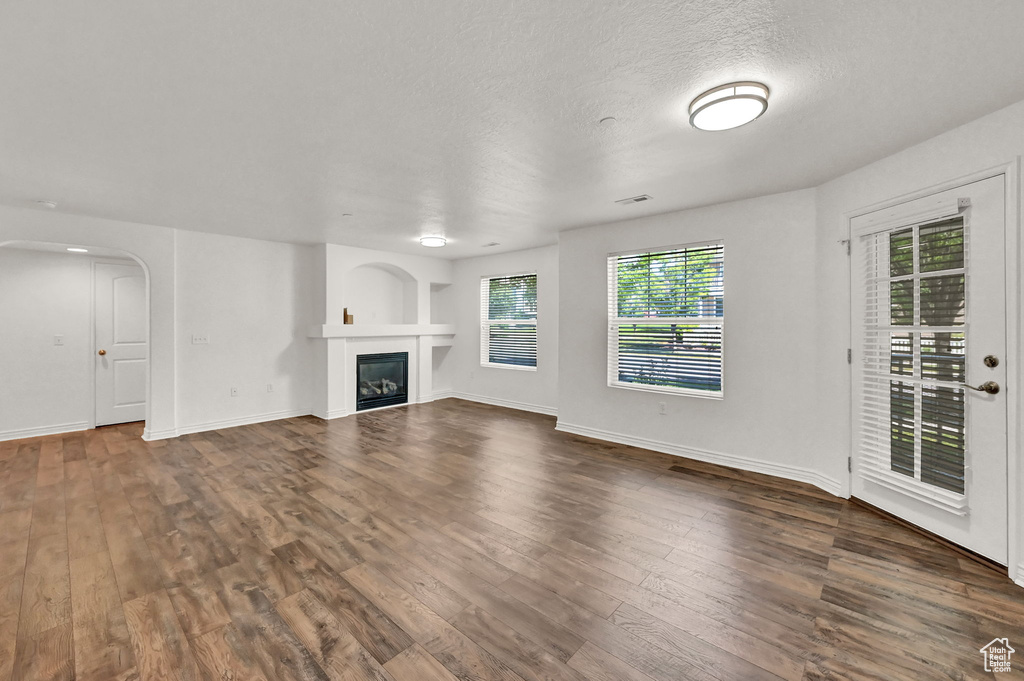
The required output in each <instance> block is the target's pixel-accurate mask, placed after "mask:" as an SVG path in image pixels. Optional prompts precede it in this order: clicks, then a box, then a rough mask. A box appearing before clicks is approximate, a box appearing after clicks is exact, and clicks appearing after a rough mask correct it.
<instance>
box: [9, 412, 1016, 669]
mask: <svg viewBox="0 0 1024 681" xmlns="http://www.w3.org/2000/svg"><path fill="white" fill-rule="evenodd" d="M140 434H141V427H140V426H139V425H134V424H133V425H128V426H120V427H108V428H102V429H99V430H95V431H90V432H86V433H76V434H72V435H66V436H52V437H44V438H34V439H30V440H21V441H17V442H6V443H0V681H8V680H9V679H15V680H17V681H32V680H35V679H79V680H80V681H83V680H87V679H88V680H93V679H95V680H107V679H119V680H127V679H141V680H143V681H150V680H155V681H166V680H173V679H181V680H188V681H192V680H196V679H205V680H207V681H231V680H235V681H249V680H255V681H260V680H264V681H278V680H279V679H280V680H287V679H394V680H395V681H452V680H453V679H462V680H468V679H495V680H499V679H500V680H502V681H540V680H549V681H551V680H555V681H558V680H567V681H581V680H583V679H591V680H594V681H634V680H635V681H650V680H651V679H654V680H659V681H679V680H681V679H699V680H715V679H718V680H722V681H725V680H731V679H742V680H745V681H748V680H749V681H756V680H764V681H767V680H776V679H787V680H790V681H796V680H798V679H808V680H811V679H815V680H817V679H848V680H850V681H861V680H864V679H885V680H895V679H914V680H915V681H916V680H922V679H968V678H969V679H975V678H991V677H992V675H990V674H989V675H986V674H985V673H984V672H983V669H982V657H981V654H980V653H979V648H981V646H982V645H984V644H985V643H987V642H989V641H990V640H991V639H993V638H996V637H997V636H998V637H1000V638H1002V637H1009V639H1010V642H1011V644H1013V645H1016V647H1017V649H1018V650H1020V651H1021V652H1020V653H1018V656H1019V658H1018V659H1024V589H1020V588H1019V587H1016V586H1014V585H1013V584H1011V583H1010V582H1009V581H1008V580H1007V579H1006V577H1005V576H999V575H997V574H996V573H994V572H993V571H991V570H989V569H987V568H985V567H983V566H980V565H978V564H976V563H974V562H972V561H971V560H969V559H966V558H964V557H962V556H960V555H958V554H957V553H955V552H954V551H952V550H951V549H948V548H946V547H944V546H941V545H939V544H938V543H935V542H933V541H931V540H929V539H927V538H925V537H922V536H919V535H917V534H915V533H914V532H912V531H910V530H908V529H906V528H904V527H901V526H899V525H898V524H896V523H894V522H893V521H891V520H889V519H887V518H884V517H881V516H878V515H875V514H873V513H872V512H871V511H869V510H867V509H864V508H861V507H858V506H856V505H851V504H850V503H848V502H845V501H843V500H840V499H836V498H834V497H831V496H829V495H828V494H826V493H824V492H821V491H819V490H817V489H815V488H813V487H810V486H807V485H802V484H798V483H792V482H787V481H784V480H779V479H776V478H770V477H767V476H762V475H757V474H752V473H745V472H740V471H735V470H730V469H726V468H721V467H717V466H712V465H708V464H702V463H697V462H693V461H688V460H684V459H678V458H674V457H670V456H667V455H662V454H657V453H653V452H648V451H644V450H638V449H633V448H630V447H624V446H619V445H612V444H608V443H603V442H598V441H594V440H588V439H586V438H579V437H574V436H569V435H565V434H562V433H558V432H556V431H555V430H554V420H553V419H551V418H548V417H543V416H537V415H532V414H526V413H523V412H516V411H510V410H507V409H501V408H496V407H489V406H484V405H479V404H473V403H469V402H463V401H458V400H443V401H440V402H435V403H432V404H428V405H417V406H410V407H405V408H399V409H390V410H383V411H378V412H371V413H365V414H360V415H358V416H353V417H348V418H345V419H340V420H336V421H331V422H324V421H321V420H319V419H316V418H313V417H304V418H295V419H287V420H284V421H277V422H274V423H266V424H260V425H253V426H245V427H240V428H232V429H227V430H222V431H216V432H209V433H201V434H197V435H189V436H185V437H181V438H177V439H174V440H165V441H159V442H152V443H146V442H143V441H142V440H141V439H140ZM1022 669H1024V667H1022V666H1020V665H1019V664H1018V665H1017V666H1016V667H1015V673H1013V674H1007V675H1000V676H1005V677H1008V678H1016V677H1017V676H1018V675H1020V674H1021V673H1022Z"/></svg>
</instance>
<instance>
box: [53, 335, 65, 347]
mask: <svg viewBox="0 0 1024 681" xmlns="http://www.w3.org/2000/svg"><path fill="white" fill-rule="evenodd" d="M53 344H54V345H64V336H61V335H59V334H58V335H56V336H54V337H53Z"/></svg>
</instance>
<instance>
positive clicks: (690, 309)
mask: <svg viewBox="0 0 1024 681" xmlns="http://www.w3.org/2000/svg"><path fill="white" fill-rule="evenodd" d="M724 277H725V246H724V245H723V244H722V242H713V243H705V244H695V245H689V246H679V247H675V248H672V249H670V250H663V251H651V252H644V253H624V254H618V255H612V256H609V257H608V385H610V386H615V387H621V388H638V389H644V390H656V391H663V392H674V393H684V394H689V395H700V396H704V397H721V396H722V324H723V321H724V314H725V312H724V299H725V288H724V282H725V280H724Z"/></svg>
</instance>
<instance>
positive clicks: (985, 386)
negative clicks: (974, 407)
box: [960, 381, 999, 395]
mask: <svg viewBox="0 0 1024 681" xmlns="http://www.w3.org/2000/svg"><path fill="white" fill-rule="evenodd" d="M960 385H962V386H963V387H965V388H970V389H971V390H977V391H978V392H980V393H988V394H989V395H995V394H996V393H998V392H999V384H998V383H996V382H995V381H985V382H984V383H982V384H981V385H979V386H978V387H977V388H975V387H974V386H973V385H967V384H966V383H961V384H960Z"/></svg>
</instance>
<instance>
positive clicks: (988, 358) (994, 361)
mask: <svg viewBox="0 0 1024 681" xmlns="http://www.w3.org/2000/svg"><path fill="white" fill-rule="evenodd" d="M982 361H983V362H985V366H987V367H988V368H989V369H993V368H995V367H997V366H999V358H998V357H996V356H995V355H985V359H983V360H982Z"/></svg>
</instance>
